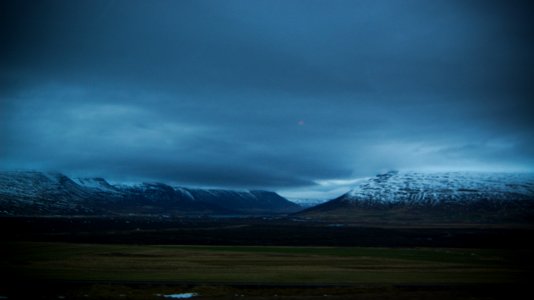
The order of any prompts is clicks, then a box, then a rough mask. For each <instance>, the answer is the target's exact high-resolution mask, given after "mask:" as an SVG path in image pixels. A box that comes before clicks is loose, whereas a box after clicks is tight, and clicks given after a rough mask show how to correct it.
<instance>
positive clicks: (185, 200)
mask: <svg viewBox="0 0 534 300" xmlns="http://www.w3.org/2000/svg"><path fill="white" fill-rule="evenodd" d="M300 209H301V207H300V206H299V205H297V204H295V203H293V202H290V201H288V200H286V199H285V198H283V197H281V196H280V195H278V194H276V193H274V192H269V191H232V190H218V189H191V188H184V187H172V186H169V185H166V184H163V183H142V184H138V185H131V186H129V185H112V184H110V183H108V182H107V181H106V180H105V179H103V178H77V179H71V178H69V177H68V176H66V175H64V174H61V173H45V172H0V215H98V214H160V215H161V214H164V215H204V214H207V215H258V214H259V215H265V214H267V215H268V214H285V213H292V212H295V211H298V210H300Z"/></svg>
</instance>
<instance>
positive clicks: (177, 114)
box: [0, 0, 534, 198]
mask: <svg viewBox="0 0 534 300" xmlns="http://www.w3.org/2000/svg"><path fill="white" fill-rule="evenodd" d="M529 2H530V1H486V0H480V1H469V0H458V1H454V0H443V1H439V0H433V1H426V0H420V1H410V0H402V1H401V0H391V1H377V0H369V1H358V0H351V1H336V0H328V1H327V0H324V1H314V0H308V1H291V0H280V1H276V0H265V1H259V0H250V1H249V0H243V1H231V0H226V1H196V0H195V1H193V0H192V1H148V0H147V1H72V0H68V1H67V0H65V1H20V0H19V1H2V2H0V26H1V27H0V28H1V29H0V30H1V32H0V168H1V169H17V170H25V169H33V170H56V171H60V172H64V173H66V174H68V175H71V176H102V177H106V178H108V179H110V180H112V181H163V182H166V183H170V184H177V185H185V186H198V187H222V188H262V189H269V190H275V191H279V192H281V193H282V194H283V195H287V196H290V197H295V198H299V197H301V198H302V197H304V198H305V197H310V198H321V197H330V195H333V194H335V193H338V192H339V193H341V192H342V190H344V189H348V188H350V185H351V184H353V183H354V179H356V178H360V177H366V176H373V175H375V174H377V173H380V172H383V171H387V170H392V169H397V170H415V171H417V170H492V171H518V170H519V171H533V170H534V117H533V116H534V82H533V78H534V59H533V57H532V53H534V43H533V38H532V37H533V36H534V30H533V29H534V28H533V24H532V22H531V20H534V15H533V12H534V10H533V6H532V5H530V4H529Z"/></svg>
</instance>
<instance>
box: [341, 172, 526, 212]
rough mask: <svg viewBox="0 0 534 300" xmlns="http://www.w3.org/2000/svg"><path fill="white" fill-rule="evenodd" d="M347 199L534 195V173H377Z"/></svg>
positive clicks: (433, 200) (426, 201) (430, 201)
mask: <svg viewBox="0 0 534 300" xmlns="http://www.w3.org/2000/svg"><path fill="white" fill-rule="evenodd" d="M342 197H343V198H344V199H345V200H347V201H356V202H369V203H382V204H392V203H407V204H412V205H422V204H423V205H438V204H443V203H458V202H463V201H467V202H474V201H478V200H492V201H510V200H528V199H530V200H532V199H534V174H531V173H521V174H518V173H479V172H443V173H416V172H405V173H399V172H396V171H392V172H388V173H386V174H381V175H377V176H376V177H374V178H371V179H370V180H368V181H367V182H365V183H363V184H361V185H359V186H357V187H355V188H354V189H352V190H351V191H350V192H348V193H347V194H345V195H343V196H342Z"/></svg>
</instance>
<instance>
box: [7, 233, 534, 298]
mask: <svg viewBox="0 0 534 300" xmlns="http://www.w3.org/2000/svg"><path fill="white" fill-rule="evenodd" d="M2 248H3V250H2V252H4V253H2V257H3V259H2V263H1V268H2V270H4V272H5V274H10V276H9V278H7V279H5V280H4V281H3V282H2V285H1V288H0V296H3V297H8V299H11V298H17V297H20V298H23V297H32V298H34V297H37V298H42V297H45V298H55V299H57V298H58V297H64V298H69V299H82V298H136V299H148V298H161V295H166V294H180V293H195V294H197V295H198V296H197V297H198V298H199V299H201V298H210V297H225V298H234V297H239V298H241V299H242V296H241V295H244V296H243V297H247V298H254V299H262V298H265V297H275V296H276V297H281V298H282V297H283V298H285V299H314V298H315V297H329V299H343V298H347V297H357V296H360V297H363V299H378V298H381V299H383V298H384V297H385V296H388V297H389V296H394V298H395V299H402V298H406V299H419V298H421V299H426V298H427V297H429V296H431V295H432V298H434V299H435V297H437V298H438V299H439V298H440V297H442V298H443V299H468V298H469V299H499V298H501V297H503V296H506V297H504V298H507V297H509V296H510V295H511V293H514V292H516V291H519V290H521V289H523V288H526V286H527V284H528V278H532V276H531V275H533V274H532V269H531V266H532V265H531V261H529V259H530V258H529V255H530V253H529V251H526V250H510V249H508V250H503V249H448V248H445V249H444V248H360V247H281V246H275V247H264V246H170V245H163V246H162V245H142V246H136V245H105V244H73V243H35V242H10V243H4V245H3V247H2ZM525 259H527V260H525ZM29 287H31V288H29ZM503 293H504V294H503ZM236 295H238V296H236ZM324 295H327V296H324Z"/></svg>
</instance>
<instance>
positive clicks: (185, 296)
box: [163, 293, 198, 299]
mask: <svg viewBox="0 0 534 300" xmlns="http://www.w3.org/2000/svg"><path fill="white" fill-rule="evenodd" d="M195 296H198V293H181V294H169V295H163V297H165V298H171V299H188V298H192V297H195Z"/></svg>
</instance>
